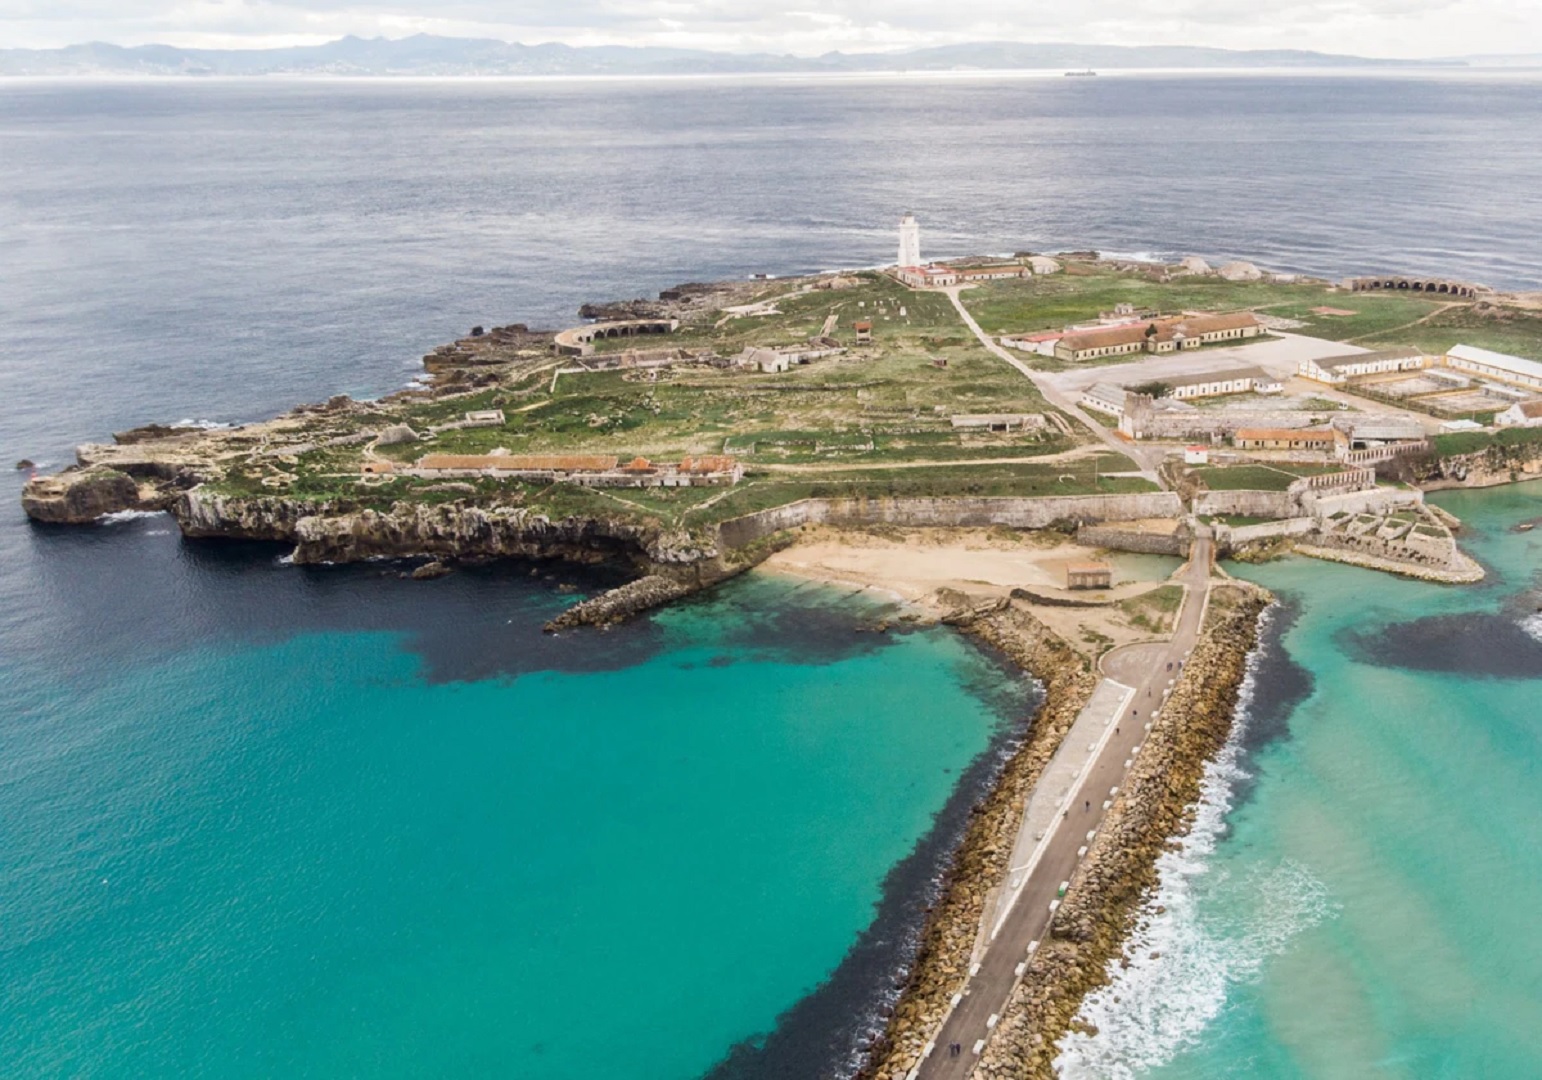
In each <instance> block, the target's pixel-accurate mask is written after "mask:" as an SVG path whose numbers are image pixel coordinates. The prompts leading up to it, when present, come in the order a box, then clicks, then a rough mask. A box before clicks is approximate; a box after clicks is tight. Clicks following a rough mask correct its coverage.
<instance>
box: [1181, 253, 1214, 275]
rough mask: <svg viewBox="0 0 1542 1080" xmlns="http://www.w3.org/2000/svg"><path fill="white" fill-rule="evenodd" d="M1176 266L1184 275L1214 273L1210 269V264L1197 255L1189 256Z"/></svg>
mask: <svg viewBox="0 0 1542 1080" xmlns="http://www.w3.org/2000/svg"><path fill="white" fill-rule="evenodd" d="M1178 265H1179V266H1181V267H1182V268H1183V272H1184V273H1186V274H1210V273H1214V271H1213V270H1211V269H1210V264H1209V263H1207V262H1206V261H1205V260H1204V259H1201V258H1200V257H1199V256H1198V255H1190V256H1188V257H1187V258H1185V259H1184V260H1183V261H1182V262H1181V263H1179V264H1178Z"/></svg>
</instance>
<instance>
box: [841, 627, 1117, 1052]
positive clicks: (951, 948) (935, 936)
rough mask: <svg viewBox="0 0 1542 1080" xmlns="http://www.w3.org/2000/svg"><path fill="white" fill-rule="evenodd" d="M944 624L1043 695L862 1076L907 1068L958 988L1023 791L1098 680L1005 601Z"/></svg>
mask: <svg viewBox="0 0 1542 1080" xmlns="http://www.w3.org/2000/svg"><path fill="white" fill-rule="evenodd" d="M944 621H945V622H948V623H950V624H952V625H954V626H957V627H958V628H959V629H960V630H962V631H964V632H965V633H968V634H972V635H973V636H975V637H976V638H978V639H980V640H981V641H982V642H984V643H986V644H988V645H990V646H991V647H993V648H995V649H997V650H999V651H1000V652H1001V653H1003V654H1005V655H1006V656H1007V657H1008V658H1010V659H1011V660H1012V661H1013V662H1014V663H1016V664H1017V665H1018V666H1019V667H1021V668H1022V669H1023V670H1025V671H1027V672H1029V673H1030V674H1032V675H1033V676H1034V677H1035V678H1036V679H1038V680H1039V682H1040V683H1041V684H1042V686H1043V690H1044V699H1043V703H1042V704H1041V705H1040V707H1039V710H1038V713H1037V714H1036V715H1035V716H1034V718H1033V722H1032V724H1031V726H1030V727H1029V729H1028V733H1027V735H1026V737H1025V738H1024V740H1023V741H1022V742H1021V743H1020V744H1019V745H1018V746H1017V747H1016V748H1015V750H1014V751H1013V752H1012V753H1011V755H1010V756H1009V757H1008V758H1007V760H1006V761H1005V762H1004V764H1003V765H1002V769H1001V773H1000V776H999V778H998V780H997V782H996V784H995V786H994V788H993V789H992V791H991V793H990V794H989V795H988V796H987V797H986V798H985V799H984V800H983V801H982V802H981V803H980V804H979V805H978V806H976V807H975V808H974V810H973V812H972V815H971V817H970V820H969V825H968V827H967V830H966V831H965V834H964V838H963V841H962V842H961V843H960V844H959V847H958V850H957V852H955V854H954V856H953V862H952V864H951V866H950V867H949V870H948V874H947V878H946V880H945V882H944V884H943V886H942V894H941V896H940V898H939V899H938V900H937V901H936V903H935V904H933V905H932V908H931V910H930V912H929V914H928V916H927V921H926V925H925V928H924V929H923V931H922V936H921V945H920V948H919V950H918V951H917V954H916V958H915V961H914V963H913V964H912V965H911V967H910V971H909V974H908V978H907V981H906V984H905V987H904V989H903V990H902V992H901V994H900V997H899V1000H898V1002H897V1003H896V1004H895V1006H894V1010H893V1012H892V1013H891V1014H890V1016H889V1019H888V1023H887V1025H886V1027H885V1030H884V1033H883V1034H882V1035H881V1036H880V1037H879V1039H878V1040H877V1041H876V1042H875V1043H874V1044H873V1046H872V1047H871V1048H870V1049H869V1051H868V1060H867V1064H866V1065H865V1066H864V1067H863V1069H862V1070H861V1072H860V1073H859V1074H858V1075H859V1076H860V1077H863V1078H868V1080H879V1078H881V1080H889V1078H891V1077H903V1076H905V1075H906V1074H907V1073H909V1071H910V1070H911V1069H912V1068H914V1067H915V1065H916V1063H917V1062H919V1061H920V1059H921V1052H922V1050H923V1048H924V1047H925V1046H926V1043H927V1041H928V1040H929V1039H930V1038H932V1036H933V1034H934V1033H935V1031H936V1029H937V1027H938V1025H939V1024H940V1023H941V1022H942V1019H943V1017H944V1016H945V1015H946V1013H947V1011H948V1005H949V1001H950V999H951V998H952V997H953V995H954V994H956V993H958V992H959V991H960V990H961V989H963V986H964V983H965V981H966V980H967V978H968V975H969V964H970V957H971V954H972V952H973V950H974V946H975V940H976V938H977V936H978V934H979V930H980V925H981V921H982V920H983V918H984V915H985V906H986V901H987V899H988V897H989V895H990V893H991V891H992V890H993V889H995V888H998V887H999V886H1000V885H1001V883H1002V882H1003V881H1004V880H1005V878H1006V872H1007V861H1008V859H1009V857H1010V855H1011V852H1012V844H1013V841H1014V839H1015V837H1016V835H1017V831H1018V827H1019V824H1020V823H1021V821H1022V816H1023V808H1024V807H1025V806H1026V805H1027V801H1028V796H1029V794H1030V793H1031V792H1032V791H1033V786H1034V784H1036V783H1037V782H1038V779H1039V777H1040V775H1042V774H1043V772H1044V768H1045V766H1046V765H1048V764H1049V760H1050V758H1051V757H1053V756H1054V753H1055V751H1056V749H1058V748H1059V746H1060V742H1061V740H1062V739H1064V738H1065V734H1066V732H1067V731H1069V730H1070V729H1071V725H1072V724H1073V723H1074V722H1075V720H1076V716H1077V714H1078V713H1080V712H1081V710H1082V707H1083V706H1084V705H1085V704H1086V702H1087V699H1088V698H1089V697H1091V695H1092V691H1093V688H1094V687H1095V686H1096V685H1097V676H1096V675H1094V674H1093V672H1092V670H1091V666H1090V664H1089V663H1088V661H1087V660H1086V658H1085V657H1083V656H1082V655H1080V654H1079V653H1077V652H1076V650H1075V649H1073V648H1071V646H1070V645H1069V644H1068V643H1067V642H1066V641H1065V640H1064V639H1063V638H1061V637H1059V636H1058V635H1056V634H1055V633H1054V631H1052V630H1050V629H1049V627H1047V626H1045V625H1044V624H1043V623H1042V622H1040V621H1039V620H1038V619H1036V618H1034V616H1033V615H1032V614H1030V613H1029V612H1027V611H1025V610H1022V609H1021V608H1019V607H1018V606H1016V605H1014V604H1012V603H1011V602H1010V601H1001V602H998V603H993V604H987V605H984V606H982V607H977V608H967V607H966V608H961V609H959V610H957V611H955V612H953V613H952V614H950V615H948V616H946V617H945V618H944Z"/></svg>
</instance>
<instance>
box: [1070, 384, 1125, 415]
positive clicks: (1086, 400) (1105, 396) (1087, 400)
mask: <svg viewBox="0 0 1542 1080" xmlns="http://www.w3.org/2000/svg"><path fill="white" fill-rule="evenodd" d="M1124 399H1125V389H1124V387H1122V386H1115V385H1114V384H1113V383H1106V382H1102V383H1093V384H1092V385H1091V386H1089V387H1088V388H1087V389H1085V390H1083V391H1082V401H1081V403H1082V404H1083V405H1085V406H1087V408H1089V409H1096V410H1098V412H1103V413H1107V414H1108V415H1109V416H1118V417H1122V416H1123V415H1124Z"/></svg>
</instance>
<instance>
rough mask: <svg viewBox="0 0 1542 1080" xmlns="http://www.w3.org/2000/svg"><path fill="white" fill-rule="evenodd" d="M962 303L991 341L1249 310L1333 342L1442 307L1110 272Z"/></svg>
mask: <svg viewBox="0 0 1542 1080" xmlns="http://www.w3.org/2000/svg"><path fill="white" fill-rule="evenodd" d="M962 298H963V301H964V304H965V305H966V306H967V307H968V308H969V311H970V314H972V315H973V316H974V317H975V319H976V320H977V321H978V322H979V323H980V326H981V328H982V329H984V330H986V331H987V332H988V333H991V334H1005V333H1028V332H1033V331H1039V330H1058V329H1060V328H1062V327H1064V326H1066V325H1068V324H1071V323H1077V322H1085V321H1087V320H1089V319H1093V318H1096V317H1097V315H1098V314H1099V313H1100V312H1105V311H1112V310H1113V308H1114V307H1115V305H1117V304H1121V303H1128V304H1134V305H1135V306H1136V308H1138V309H1147V310H1156V311H1162V312H1166V313H1176V312H1180V311H1185V310H1194V311H1237V310H1242V309H1252V310H1256V311H1259V312H1262V313H1265V314H1270V315H1278V316H1281V317H1283V318H1290V319H1296V320H1298V321H1300V322H1303V323H1305V324H1306V326H1305V328H1304V329H1302V330H1301V331H1300V332H1301V333H1304V334H1310V335H1313V336H1316V337H1323V338H1327V339H1329V340H1332V341H1347V340H1349V339H1351V338H1354V337H1357V336H1361V335H1366V334H1376V333H1386V332H1389V331H1390V330H1392V328H1394V327H1398V326H1404V325H1407V324H1408V323H1411V322H1414V321H1415V320H1418V319H1421V318H1423V317H1425V316H1426V315H1429V314H1430V313H1431V312H1433V311H1436V310H1437V309H1438V308H1439V307H1440V304H1439V303H1438V302H1436V301H1433V300H1425V299H1422V298H1416V297H1410V296H1406V295H1399V294H1391V293H1389V294H1385V295H1383V294H1377V293H1356V294H1353V295H1352V296H1346V295H1345V294H1342V293H1339V292H1336V291H1332V290H1330V288H1329V287H1328V286H1326V285H1316V284H1276V283H1272V282H1230V281H1224V280H1222V279H1220V278H1193V277H1180V278H1175V279H1174V280H1173V281H1171V282H1162V281H1158V280H1154V279H1151V278H1149V277H1145V276H1142V275H1136V274H1120V273H1115V272H1113V271H1108V270H1097V271H1091V272H1088V273H1085V274H1081V275H1078V276H1071V275H1069V274H1056V275H1052V276H1049V277H1042V278H1032V279H1029V280H1022V281H1018V280H1013V281H999V282H991V283H988V284H985V285H980V286H977V287H975V288H973V289H969V290H967V291H966V292H964V293H963V296H962ZM1314 307H1336V308H1339V309H1341V310H1345V311H1354V312H1355V314H1354V315H1352V316H1340V317H1332V316H1319V315H1314V314H1312V308H1314Z"/></svg>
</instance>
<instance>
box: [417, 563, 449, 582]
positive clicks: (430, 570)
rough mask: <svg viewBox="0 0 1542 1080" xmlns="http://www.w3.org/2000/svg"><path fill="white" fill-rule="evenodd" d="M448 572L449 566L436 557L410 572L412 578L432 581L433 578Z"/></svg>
mask: <svg viewBox="0 0 1542 1080" xmlns="http://www.w3.org/2000/svg"><path fill="white" fill-rule="evenodd" d="M449 572H450V568H449V567H448V566H446V565H445V564H444V563H442V562H440V561H439V560H438V559H435V560H434V561H433V562H426V563H424V564H423V565H422V566H420V567H418V568H417V569H416V570H414V571H413V572H412V580H413V581H432V580H433V579H434V578H442V577H444V576H445V575H446V574H448V573H449Z"/></svg>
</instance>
